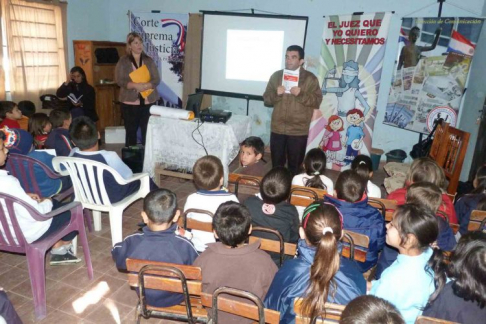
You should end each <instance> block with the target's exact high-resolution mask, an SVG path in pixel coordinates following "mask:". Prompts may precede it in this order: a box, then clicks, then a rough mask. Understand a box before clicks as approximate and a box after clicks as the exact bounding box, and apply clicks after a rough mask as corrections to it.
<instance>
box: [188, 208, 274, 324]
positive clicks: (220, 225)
mask: <svg viewBox="0 0 486 324" xmlns="http://www.w3.org/2000/svg"><path fill="white" fill-rule="evenodd" d="M213 232H214V235H215V236H216V237H217V238H219V240H220V241H221V242H218V243H212V244H208V248H207V249H206V251H204V252H203V253H202V254H201V255H200V256H199V257H198V258H197V259H196V261H195V262H194V266H196V267H201V270H202V284H203V291H204V292H206V293H210V294H212V293H214V291H215V290H216V289H217V288H219V287H223V286H228V287H232V288H237V289H242V290H246V291H249V292H251V293H253V294H255V295H257V296H258V297H259V298H260V299H261V300H263V299H264V298H265V295H266V294H267V291H268V288H269V287H270V284H271V283H272V280H273V277H274V276H275V273H276V272H277V266H276V265H275V263H274V262H273V261H272V259H271V258H270V256H269V255H268V254H267V253H265V252H264V251H262V250H260V249H259V246H260V243H259V242H256V243H253V244H248V245H247V244H245V241H246V240H247V239H248V236H249V235H250V233H251V215H250V211H249V210H248V208H246V207H245V206H243V205H241V204H239V203H236V202H233V201H228V202H225V203H223V204H221V206H219V208H218V210H217V211H216V214H215V215H214V218H213ZM218 318H219V320H220V322H221V323H251V322H253V321H250V320H244V319H242V318H241V317H238V316H235V315H230V314H228V313H224V312H219V314H218Z"/></svg>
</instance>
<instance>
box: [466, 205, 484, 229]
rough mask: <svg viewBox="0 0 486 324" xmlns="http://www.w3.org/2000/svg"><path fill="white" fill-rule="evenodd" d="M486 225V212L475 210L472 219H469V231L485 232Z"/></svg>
mask: <svg viewBox="0 0 486 324" xmlns="http://www.w3.org/2000/svg"><path fill="white" fill-rule="evenodd" d="M485 225H486V211H485V210H473V211H472V212H471V217H470V218H469V224H468V226H467V229H468V230H469V231H477V230H484V226H485Z"/></svg>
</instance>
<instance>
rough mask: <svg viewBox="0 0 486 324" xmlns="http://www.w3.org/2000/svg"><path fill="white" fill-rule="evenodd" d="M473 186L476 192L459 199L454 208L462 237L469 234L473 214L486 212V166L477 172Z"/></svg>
mask: <svg viewBox="0 0 486 324" xmlns="http://www.w3.org/2000/svg"><path fill="white" fill-rule="evenodd" d="M473 186H474V190H473V191H472V192H471V193H469V194H467V195H464V196H462V197H461V198H459V200H457V201H456V204H455V206H454V208H455V212H456V214H457V218H458V220H459V233H461V234H462V235H463V234H466V233H467V227H468V225H469V220H470V219H471V212H472V211H473V210H475V209H479V210H486V164H485V165H482V166H480V167H479V169H478V171H477V172H476V176H475V177H474V181H473ZM482 206H484V207H482Z"/></svg>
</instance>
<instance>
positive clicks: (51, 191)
mask: <svg viewBox="0 0 486 324" xmlns="http://www.w3.org/2000/svg"><path fill="white" fill-rule="evenodd" d="M27 156H29V157H31V158H33V159H36V160H37V161H40V162H42V163H44V164H45V165H46V166H47V167H48V168H49V169H51V170H52V172H55V171H54V167H53V165H52V160H53V159H54V155H51V154H49V153H46V152H42V151H32V152H30V153H29V154H27ZM24 167H27V163H25V164H24ZM34 176H35V180H36V181H37V185H38V186H39V189H40V191H41V193H42V197H44V198H45V197H51V196H53V195H55V194H57V193H58V192H59V191H60V190H61V187H62V182H61V179H51V178H49V177H48V176H47V175H46V174H45V173H44V170H42V169H41V168H40V167H39V166H37V165H36V166H34Z"/></svg>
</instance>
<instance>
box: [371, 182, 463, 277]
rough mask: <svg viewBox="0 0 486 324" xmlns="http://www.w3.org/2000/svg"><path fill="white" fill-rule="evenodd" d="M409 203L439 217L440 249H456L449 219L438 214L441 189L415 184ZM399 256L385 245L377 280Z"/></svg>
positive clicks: (377, 271) (440, 202) (408, 196)
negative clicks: (428, 210)
mask: <svg viewBox="0 0 486 324" xmlns="http://www.w3.org/2000/svg"><path fill="white" fill-rule="evenodd" d="M407 203H410V204H416V205H419V206H422V207H425V208H428V209H430V210H431V211H432V212H433V213H434V214H435V215H436V216H437V222H438V224H439V236H438V237H437V242H436V243H435V244H436V245H437V246H438V247H439V248H440V249H442V250H444V251H452V250H453V249H454V248H455V247H456V238H455V237H454V232H453V231H452V228H451V227H450V226H449V223H448V222H447V219H445V218H444V216H443V215H442V214H440V213H437V212H438V210H439V206H440V205H441V204H442V192H441V190H440V188H439V187H437V186H436V185H434V184H433V183H430V182H415V183H414V184H412V185H410V186H409V187H408V190H407ZM397 256H398V250H397V249H395V248H393V247H390V246H388V245H385V247H384V248H383V252H382V253H381V255H380V257H379V259H378V264H377V267H376V272H375V276H376V279H380V277H381V274H382V272H383V271H384V270H385V269H386V268H388V267H389V266H390V265H391V264H392V263H393V262H394V261H395V260H396V259H397Z"/></svg>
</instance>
